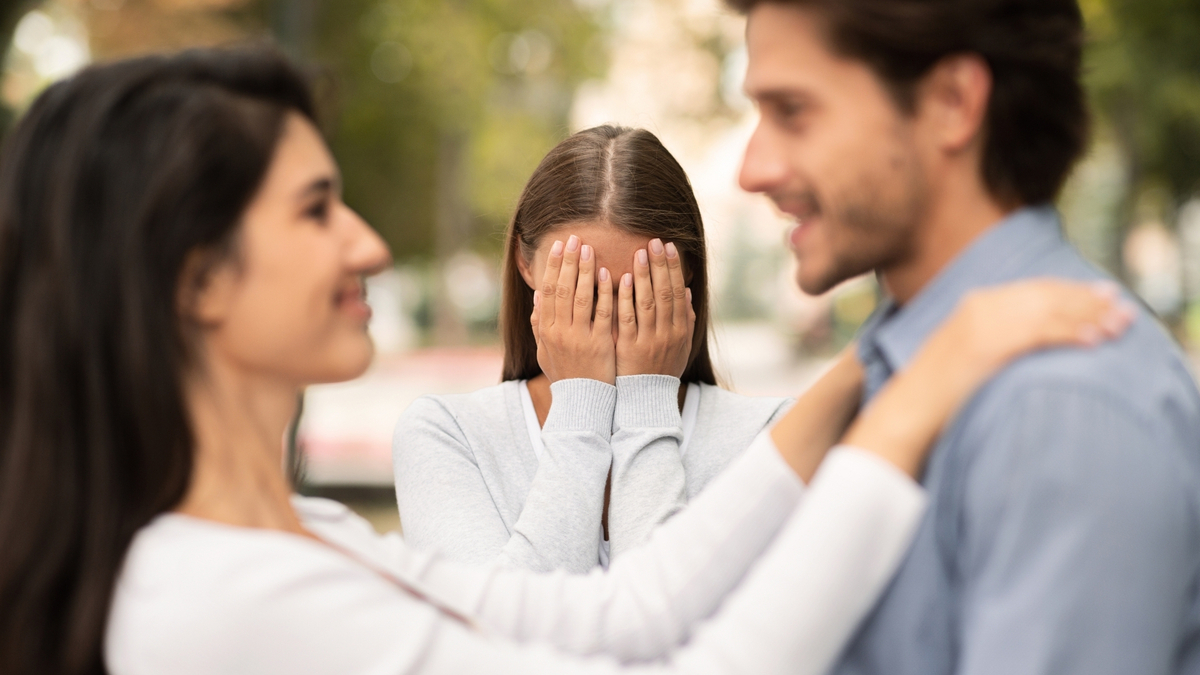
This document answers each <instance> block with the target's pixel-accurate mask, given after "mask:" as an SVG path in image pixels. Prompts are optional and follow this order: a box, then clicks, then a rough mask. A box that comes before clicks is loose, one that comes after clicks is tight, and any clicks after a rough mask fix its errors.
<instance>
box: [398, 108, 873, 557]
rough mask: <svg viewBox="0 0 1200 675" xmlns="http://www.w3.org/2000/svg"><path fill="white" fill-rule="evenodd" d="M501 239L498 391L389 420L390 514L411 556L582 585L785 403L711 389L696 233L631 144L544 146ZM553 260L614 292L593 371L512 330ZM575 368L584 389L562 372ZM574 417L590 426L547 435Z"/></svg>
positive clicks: (442, 401)
mask: <svg viewBox="0 0 1200 675" xmlns="http://www.w3.org/2000/svg"><path fill="white" fill-rule="evenodd" d="M505 240H506V242H505V252H504V272H503V289H502V301H501V307H500V327H501V334H502V335H503V338H504V369H503V373H502V380H503V381H502V383H501V384H499V385H496V386H492V387H487V388H485V389H481V390H479V391H476V392H473V393H471V394H465V395H451V396H429V397H425V398H422V399H419V400H417V401H416V402H414V403H413V404H412V405H411V406H410V407H409V408H408V409H407V410H406V411H405V412H404V414H403V416H402V417H401V419H400V421H399V423H398V424H397V426H396V433H395V442H394V450H393V458H394V468H395V476H396V499H397V503H398V504H399V507H400V518H401V522H402V523H403V526H404V532H405V537H406V538H407V540H408V541H409V542H410V543H411V544H412V545H414V546H418V547H422V548H431V549H437V550H439V551H441V552H443V553H445V554H446V555H448V556H451V557H453V558H455V559H457V560H461V561H463V562H474V563H482V562H488V561H492V560H496V561H498V562H501V563H503V564H505V565H510V566H513V567H518V568H523V569H530V570H535V571H548V570H555V569H561V570H566V571H569V572H586V571H587V570H589V569H591V568H592V567H595V566H597V565H603V566H607V565H608V563H609V560H611V559H613V558H615V557H617V556H619V555H621V554H622V553H624V552H625V551H628V550H630V549H632V548H634V547H636V546H638V545H639V544H641V543H642V542H644V541H645V540H646V539H647V538H648V537H649V535H650V533H651V532H652V531H653V529H654V528H655V527H657V526H658V525H661V524H662V523H663V522H665V521H666V520H667V519H668V518H670V517H671V516H673V515H674V514H676V513H678V512H679V511H680V510H682V509H683V508H684V507H685V506H686V505H687V503H688V502H689V501H691V500H692V499H695V497H696V496H697V495H698V494H699V493H700V492H701V491H702V490H703V489H704V488H705V486H707V485H708V483H709V482H710V481H711V480H712V479H713V478H714V477H715V476H716V475H717V474H718V473H720V472H721V471H722V470H723V469H724V468H725V467H726V466H728V465H729V463H730V462H731V461H732V460H733V458H734V457H736V456H737V455H738V454H739V453H741V452H742V451H743V450H745V449H746V448H747V447H749V445H750V443H751V441H753V440H754V438H755V436H757V435H758V434H759V433H760V432H761V431H762V430H763V429H764V428H766V427H768V426H770V425H771V424H772V423H774V422H775V421H777V420H778V419H779V417H780V416H781V415H782V414H783V412H784V410H786V407H787V404H788V402H789V400H788V399H784V398H778V397H750V396H743V395H739V394H736V393H734V392H731V391H729V390H726V389H723V388H721V387H720V386H718V381H717V375H716V371H715V369H714V367H713V363H712V358H711V355H710V350H709V335H710V332H711V325H710V312H709V290H708V250H707V246H706V242H705V235H704V221H703V219H702V218H701V215H700V208H699V206H698V204H697V203H696V197H695V195H694V194H693V192H692V186H691V184H690V183H689V181H688V177H687V174H686V173H684V170H683V168H682V167H681V166H680V165H679V163H678V162H677V161H676V160H675V158H674V157H673V156H672V155H671V153H670V152H669V151H668V150H667V149H666V148H665V147H663V145H662V143H660V142H659V140H658V138H656V137H655V136H654V134H652V133H650V132H649V131H646V130H644V129H630V128H624V127H615V126H607V125H606V126H599V127H595V128H592V129H587V130H584V131H580V132H578V133H576V134H573V135H572V136H570V137H569V138H567V139H565V140H564V141H562V142H561V143H559V144H558V145H557V146H556V147H555V148H554V149H552V150H551V151H550V152H549V153H548V154H547V155H546V157H545V158H544V159H543V160H542V161H541V163H540V164H539V165H538V167H537V169H536V170H535V171H534V172H533V175H532V176H531V177H530V178H529V181H528V182H527V183H526V185H525V188H524V190H523V191H522V193H521V197H520V199H519V200H518V201H517V205H516V210H515V212H514V215H513V218H512V221H511V223H510V225H509V227H508V232H507V234H506V235H505ZM556 242H557V246H558V247H559V248H558V250H557V253H555V255H554V256H553V257H552V256H551V252H552V248H554V247H555V246H556ZM554 260H561V261H563V262H564V263H565V264H567V265H568V266H572V267H574V266H578V265H579V264H580V262H582V263H583V264H584V265H585V266H590V269H592V272H591V275H592V276H591V279H593V280H595V281H596V283H609V281H608V277H609V275H611V279H612V282H613V283H616V285H617V287H618V289H627V290H628V293H627V294H626V295H627V296H628V298H629V301H628V304H627V306H628V308H629V311H628V312H627V316H626V317H624V318H625V319H626V320H618V321H617V322H616V327H615V328H614V331H613V332H614V335H613V341H614V343H615V345H616V346H615V348H614V349H610V350H608V351H609V352H610V353H608V354H607V357H606V359H605V362H604V363H599V364H597V368H596V369H595V372H594V373H592V372H591V371H589V370H588V367H589V366H590V362H589V359H587V358H582V359H581V358H580V355H579V354H577V353H575V352H576V351H578V349H580V348H584V349H586V347H587V346H586V345H585V344H583V343H581V342H579V341H578V340H577V339H575V338H572V337H571V336H567V335H564V336H563V341H562V342H561V343H560V341H558V340H539V332H545V331H546V327H545V326H542V327H541V329H540V331H539V330H535V327H534V326H532V325H531V323H530V317H531V315H532V313H533V310H534V300H535V298H536V297H537V295H536V293H535V289H536V288H538V287H539V286H540V284H541V283H542V282H543V281H548V282H549V283H552V284H553V285H557V279H550V280H545V279H544V277H545V275H546V268H547V264H548V262H553V261H554ZM672 274H675V275H676V276H677V277H678V278H677V279H676V281H675V284H674V286H675V287H672V280H671V279H672V278H671V275H672ZM602 277H603V278H602ZM656 291H661V292H662V293H663V295H662V297H661V298H660V297H658V293H656ZM674 292H678V293H679V299H678V301H675V299H674ZM569 295H572V296H573V295H574V293H573V291H572V292H571V293H570V294H569ZM685 295H686V297H685ZM635 296H636V298H635ZM635 300H636V302H635ZM676 311H678V313H679V316H678V317H674V314H675V312H676ZM656 313H664V317H663V318H662V319H660V320H659V321H657V322H655V320H654V319H655V315H656ZM621 318H622V317H618V319H621ZM674 318H677V319H678V320H676V321H672V319H674ZM639 320H640V321H639ZM639 326H643V327H644V328H643V329H642V330H638V327H639ZM622 328H623V329H624V331H622V330H621V329H622ZM650 328H656V329H657V330H649V329H650ZM639 337H640V338H641V339H637V338H639ZM622 338H625V339H622ZM846 358H847V359H852V358H853V356H852V355H849V354H847V355H846ZM580 365H582V366H583V370H582V371H580V370H579V369H576V372H583V373H585V376H584V377H579V376H578V375H576V376H574V377H568V376H567V375H566V372H565V371H564V368H563V366H567V367H568V368H571V367H572V366H580ZM609 371H611V374H610V375H609V376H607V377H606V376H605V373H608V372H609ZM592 375H595V376H594V377H592ZM852 399H853V397H852V396H847V397H846V401H845V404H846V409H847V410H853V409H854V408H855V407H856V405H857V403H856V401H853V400H852ZM583 415H587V416H588V417H589V418H594V420H595V421H596V422H597V424H599V425H600V426H601V427H604V430H603V431H601V432H600V433H599V435H597V434H579V433H572V432H570V431H566V430H565V428H564V425H567V426H570V425H572V424H574V423H575V422H576V421H577V420H578V419H579V418H580V417H581V416H583ZM833 418H837V419H849V418H848V417H847V416H846V415H835V416H833ZM609 430H611V432H610V431H609ZM839 431H840V430H839ZM834 435H835V436H836V434H834Z"/></svg>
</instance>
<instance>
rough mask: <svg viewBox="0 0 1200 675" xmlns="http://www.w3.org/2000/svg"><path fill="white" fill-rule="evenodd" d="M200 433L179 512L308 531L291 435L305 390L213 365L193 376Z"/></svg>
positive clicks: (190, 397) (191, 395)
mask: <svg viewBox="0 0 1200 675" xmlns="http://www.w3.org/2000/svg"><path fill="white" fill-rule="evenodd" d="M185 386H186V395H187V403H188V409H189V412H190V414H191V420H192V433H193V435H194V438H195V456H194V459H193V464H192V479H191V484H190V485H189V487H188V491H187V494H186V495H185V496H184V499H183V501H182V502H181V503H180V505H179V507H178V508H177V511H179V512H180V513H184V514H187V515H190V516H195V517H198V518H205V519H208V520H215V521H218V522H222V523H227V524H230V525H237V526H242V527H259V528H267V529H275V530H285V531H289V532H294V533H297V534H306V533H305V531H304V529H303V528H302V527H301V525H300V521H299V519H298V518H297V517H296V514H295V512H294V511H293V509H292V506H291V502H290V496H291V492H292V488H291V485H290V484H289V481H288V479H287V477H286V475H285V473H284V468H283V460H284V452H283V447H284V444H283V438H284V434H285V432H286V431H287V427H288V424H289V423H291V421H292V418H293V417H294V415H295V414H296V409H297V401H298V400H299V389H298V388H297V387H294V386H287V385H281V384H279V383H278V382H272V381H269V380H267V379H265V378H261V377H255V376H253V375H250V374H247V373H244V372H239V371H238V369H236V368H231V367H222V366H220V365H217V364H212V365H210V367H208V368H206V369H205V372H204V374H203V375H196V376H194V377H189V378H188V381H187V383H186V385H185Z"/></svg>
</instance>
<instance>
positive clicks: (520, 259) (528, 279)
mask: <svg viewBox="0 0 1200 675" xmlns="http://www.w3.org/2000/svg"><path fill="white" fill-rule="evenodd" d="M515 257H516V259H517V271H518V272H520V273H521V278H522V279H524V280H525V285H526V286H529V287H530V288H532V289H534V290H537V284H535V283H533V268H532V267H530V266H529V261H528V260H526V259H525V256H523V255H521V251H520V250H518V251H517V252H516V256H515Z"/></svg>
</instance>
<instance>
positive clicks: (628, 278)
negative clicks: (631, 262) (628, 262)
mask: <svg viewBox="0 0 1200 675" xmlns="http://www.w3.org/2000/svg"><path fill="white" fill-rule="evenodd" d="M621 285H622V286H624V287H626V288H629V287H630V286H632V285H633V275H632V274H630V273H628V272H626V273H625V276H623V277H621Z"/></svg>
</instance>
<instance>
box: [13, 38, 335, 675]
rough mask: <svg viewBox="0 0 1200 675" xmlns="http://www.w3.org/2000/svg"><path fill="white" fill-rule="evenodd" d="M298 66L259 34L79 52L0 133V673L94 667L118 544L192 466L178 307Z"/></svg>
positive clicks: (240, 192) (243, 189)
mask: <svg viewBox="0 0 1200 675" xmlns="http://www.w3.org/2000/svg"><path fill="white" fill-rule="evenodd" d="M292 111H294V112H297V113H299V114H302V115H305V116H306V117H309V118H310V119H311V118H312V117H313V115H314V110H313V103H312V100H311V96H310V94H309V89H308V84H307V82H306V78H305V77H303V76H302V74H301V73H300V72H298V71H297V70H296V69H295V68H294V67H293V66H291V65H290V64H289V63H288V62H287V61H286V60H285V59H284V58H283V57H282V56H281V55H280V54H279V53H277V52H275V51H273V50H270V49H265V48H264V49H238V50H196V51H191V52H184V53H182V54H178V55H174V56H149V57H144V58H139V59H134V60H129V61H120V62H116V63H110V64H106V65H99V66H94V67H92V68H88V69H86V70H84V71H83V72H81V73H79V74H78V75H76V76H74V77H72V78H71V79H69V80H66V81H64V82H60V83H58V84H55V85H54V86H52V87H50V88H49V89H47V90H46V91H45V92H44V93H43V94H42V95H41V96H39V97H38V99H37V100H36V101H35V102H34V104H33V105H32V107H30V109H29V112H27V113H26V114H25V117H24V119H22V120H21V122H20V123H19V124H18V125H17V127H16V128H15V129H14V130H13V132H12V133H11V134H10V135H9V136H8V138H7V139H6V140H5V145H4V149H3V152H0V326H2V327H3V328H0V542H2V543H0V673H4V674H5V675H34V674H35V673H36V674H37V675H84V674H88V675H91V674H94V673H103V672H105V664H104V657H103V644H104V633H105V630H106V625H107V619H108V613H109V605H110V604H111V602H112V596H113V590H114V588H115V585H116V580H117V575H118V574H119V573H120V570H121V564H122V561H123V560H124V558H125V552H126V550H127V549H128V548H129V546H130V543H131V542H132V541H133V538H134V535H135V534H136V533H137V531H138V529H139V528H141V527H143V526H144V525H146V524H147V523H149V522H150V521H151V520H152V519H153V518H154V517H155V516H157V515H158V514H160V513H163V512H165V511H168V510H170V509H171V508H173V507H175V505H176V504H177V503H178V502H179V500H180V499H181V498H182V497H183V495H184V492H185V490H186V488H187V485H188V482H189V480H190V476H191V471H192V447H193V437H192V427H191V421H190V419H189V416H188V413H187V410H186V408H185V405H184V398H183V391H182V383H181V378H182V372H183V369H184V368H185V366H187V365H188V364H189V363H191V362H192V359H193V357H194V354H192V353H191V350H190V349H189V348H188V345H189V341H188V340H187V331H186V330H185V326H184V325H183V324H182V322H181V321H180V318H179V312H178V310H177V305H178V303H177V296H178V288H179V285H180V283H181V275H182V273H183V269H184V261H185V259H186V258H187V257H188V256H189V254H191V253H192V252H196V251H200V252H211V253H212V254H214V257H216V256H220V255H234V254H236V251H235V250H234V249H235V244H236V241H235V239H236V236H237V232H238V223H239V221H240V219H241V216H242V212H243V211H244V210H245V208H246V206H247V205H248V204H249V203H250V200H251V198H252V197H253V196H254V194H255V192H256V191H257V190H258V185H259V184H260V183H261V181H262V179H263V176H264V175H265V174H266V171H267V168H268V165H269V163H270V161H271V158H272V156H273V155H274V151H275V146H276V142H277V140H278V137H279V134H280V129H281V128H282V124H283V121H284V119H285V117H286V115H287V114H288V113H289V112H292Z"/></svg>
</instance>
